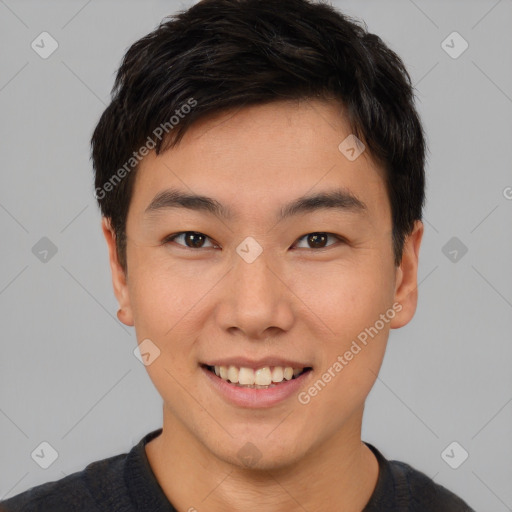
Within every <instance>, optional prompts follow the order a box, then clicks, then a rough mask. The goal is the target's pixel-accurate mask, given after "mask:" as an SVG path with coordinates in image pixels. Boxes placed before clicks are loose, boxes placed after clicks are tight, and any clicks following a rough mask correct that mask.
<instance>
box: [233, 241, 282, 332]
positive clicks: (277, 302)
mask: <svg viewBox="0 0 512 512" xmlns="http://www.w3.org/2000/svg"><path fill="white" fill-rule="evenodd" d="M244 249H245V252H244ZM256 249H257V248H256V247H255V246H251V242H250V241H249V243H248V245H244V244H240V246H239V248H238V249H237V254H235V256H234V261H233V269H232V272H231V273H230V274H231V279H232V287H231V291H232V297H231V301H230V303H231V304H232V316H230V317H229V323H230V327H238V328H239V329H240V330H242V331H244V332H245V334H246V335H248V336H249V335H250V336H254V337H258V336H260V335H261V334H262V333H263V331H265V330H266V329H267V328H269V327H280V328H281V329H287V328H288V325H287V324H288V322H289V321H290V318H291V314H290V313H291V312H290V310H289V307H287V306H286V293H285V291H284V285H283V283H282V282H281V280H280V279H278V278H277V277H276V275H275V272H276V271H275V270H271V268H272V267H277V266H278V265H276V264H274V265H272V263H273V261H274V259H275V258H274V257H273V254H272V251H270V250H259V249H258V250H257V253H256V252H255V251H256ZM274 263H275V262H274ZM269 267H270V268H269ZM287 313H288V314H287ZM225 320H226V319H225Z"/></svg>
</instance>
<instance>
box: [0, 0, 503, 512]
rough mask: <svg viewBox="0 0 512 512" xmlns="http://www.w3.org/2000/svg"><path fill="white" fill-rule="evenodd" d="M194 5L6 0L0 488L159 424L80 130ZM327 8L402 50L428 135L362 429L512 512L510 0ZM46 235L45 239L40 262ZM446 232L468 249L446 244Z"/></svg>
mask: <svg viewBox="0 0 512 512" xmlns="http://www.w3.org/2000/svg"><path fill="white" fill-rule="evenodd" d="M187 5H190V3H189V4H187V3H178V2H172V1H167V2H163V1H145V2H142V1H138V2H134V1H123V2H120V1H119V2H113V1H104V0H103V1H101V2H100V1H99V0H92V1H80V2H78V1H66V2H64V1H61V2H55V1H44V2H42V1H15V0H0V34H1V35H0V38H1V57H0V58H1V62H0V70H1V71H0V109H1V117H0V130H1V132H0V141H1V145H2V146H1V147H2V151H1V166H2V170H1V175H0V176H1V178H0V179H1V184H0V228H1V234H2V237H1V241H2V243H1V265H0V311H1V324H2V327H1V328H2V340H1V357H0V434H1V438H0V439H1V452H0V453H1V454H0V498H6V497H10V496H13V495H15V494H17V493H19V492H21V491H23V490H25V489H27V488H29V487H32V486H34V485H36V484H40V483H43V482H46V481H49V480H56V479H59V478H61V477H63V476H64V475H67V474H70V473H72V472H74V471H78V470H80V469H82V468H83V467H84V466H85V465H86V464H87V463H89V462H91V461H93V460H97V459H101V458H105V457H107V456H110V455H114V454H118V453H122V452H126V451H128V450H129V449H130V448H131V446H132V445H133V444H134V443H136V442H137V441H138V440H139V439H140V438H141V437H142V436H143V435H144V434H145V433H147V432H149V431H150V430H153V429H155V428H158V427H159V426H160V425H161V405H160V404H161V400H160V397H159V395H158V394H157V392H156V391H155V389H154V388H153V386H152V384H151V381H150V380H149V377H148V376H147V374H146V370H145V368H144V366H143V365H142V364H141V363H140V362H139V361H138V360H137V359H136V358H135V357H134V355H133V350H134V348H135V346H136V340H135V336H134V332H133V330H132V329H130V328H127V327H125V326H124V325H122V324H121V323H119V322H118V320H117V319H116V317H115V313H116V311H117V303H116V300H115V298H114V295H113V292H112V289H111V280H110V273H109V268H108V264H107V250H106V246H105V244H104V241H103V238H102V235H101V232H100V216H99V212H98V210H97V208H96V205H95V200H94V198H93V184H92V183H93V182H92V170H91V165H90V160H89V138H90V135H91V132H92V129H93V127H94V125H95V123H96V122H97V120H98V118H99V116H100V114H101V112H102V111H103V109H104V108H105V106H106V104H107V103H108V101H109V93H110V89H111V86H112V83H113V78H114V73H115V70H116V69H117V66H118V65H119V62H120V59H121V57H122V55H123V53H124V51H125V50H126V49H127V47H128V46H129V45H130V44H131V43H132V42H134V41H135V40H136V39H138V38H139V37H141V36H143V35H145V34H146V33H147V32H149V31H150V30H152V29H153V28H154V27H155V25H156V24H157V23H158V22H159V21H160V20H161V19H162V18H163V17H164V16H165V15H168V14H171V13H173V12H175V11H176V10H177V9H179V8H181V7H185V6H187ZM334 5H336V6H338V7H339V8H341V9H342V10H344V11H345V12H346V13H348V14H351V15H353V16H356V17H361V18H363V19H364V20H366V22H367V24H368V27H369V29H370V30H371V31H373V32H376V33H377V34H379V35H380V36H381V37H382V38H383V39H384V40H385V41H386V42H387V43H388V44H389V45H390V46H391V47H392V48H393V49H395V50H396V51H397V52H398V53H399V54H400V55H401V56H402V57H403V59H404V61H405V63H406V65H407V66H408V69H409V70H410V73H411V75H412V77H413V81H414V82H415V84H416V87H417V90H418V100H419V109H420V112H421V115H422V117H423V121H424V124H425V128H426V132H427V136H428V142H429V147H430V156H429V164H428V169H427V171H428V190H427V192H428V203H427V207H426V211H425V225H426V231H425V236H424V241H423V245H422V250H421V257H420V268H419V279H420V281H421V284H420V289H419V295H420V299H419V307H418V311H417V313H416V316H415V318H414V319H413V321H412V322H411V323H410V324H409V325H407V326H406V327H404V328H402V329H400V330H398V331H392V333H391V338H390V342H389V345H388V352H387V354H386V357H385V361H384V365H383V368H382V371H381V373H380V376H379V379H378V381H377V383H376V385H375V387H374V389H373V390H372V392H371V394H370V396H369V399H368V402H367V407H366V414H365V421H364V428H363V439H364V440H366V441H368V442H371V443H373V444H375V445H376V446H377V447H378V448H380V449H381V451H382V452H383V453H384V455H385V456H387V457H388V458H392V459H398V460H403V461H406V462H408V463H410V464H411V465H413V466H414V467H416V468H417V469H420V470H421V471H423V472H425V473H426V474H427V475H429V476H430V477H433V478H434V479H435V481H436V482H438V483H441V484H443V485H445V486H446V487H448V488H449V489H451V490H453V491H454V492H456V493H457V494H459V495H460V496H461V497H463V498H464V499H465V500H466V501H467V502H468V503H469V504H470V505H472V506H473V507H474V508H475V509H476V510H480V511H482V510H485V511H487V512H502V511H506V510H512V487H511V486H510V482H511V480H512V436H511V427H512V373H511V369H510V366H511V364H510V363H511V359H512V358H511V355H512V343H511V341H512V340H511V335H510V332H511V328H512V314H511V313H512V269H511V262H512V237H511V236H510V235H511V222H510V221H511V217H512V200H510V199H507V197H506V196H507V195H508V197H509V198H510V197H512V189H507V188H506V187H512V173H511V162H512V115H511V114H512V66H511V56H512V31H511V30H510V27H511V26H512V0H500V1H496V0H481V1H467V0H464V1H462V0H461V1H435V2H433V1H425V0H415V1H414V2H413V1H412V0H396V1H380V2H379V1H370V0H359V1H357V2H356V1H338V2H334ZM43 31H47V32H49V33H50V34H51V35H52V36H53V37H54V38H55V39H56V40H57V41H58V44H59V47H58V49H57V50H56V51H55V53H53V54H52V55H51V56H50V57H49V58H48V59H46V60H43V59H42V58H41V57H39V55H38V54H36V53H35V51H34V50H33V49H32V48H31V42H32V41H33V40H34V39H35V38H36V37H37V36H38V35H39V34H40V33H41V32H43ZM453 31H457V32H459V33H460V34H461V35H462V37H463V38H464V39H465V40H467V42H468V43H469V48H468V49H467V51H465V52H464V53H463V54H462V55H461V56H460V57H458V58H457V59H453V58H451V57H450V56H449V55H448V54H447V53H446V52H445V51H444V49H443V47H442V46H441V42H442V41H443V40H445V38H446V37H447V36H448V35H449V34H450V33H452V32H453ZM459 42H460V41H459ZM459 42H456V43H453V44H452V43H449V44H450V45H452V46H453V45H455V49H457V48H460V46H457V45H459ZM507 191H508V193H507ZM42 237H47V238H48V239H50V240H51V241H52V243H53V244H55V246H56V247H57V253H56V254H55V255H53V256H51V253H49V254H48V256H47V261H46V262H43V261H40V259H39V258H38V257H36V255H35V254H34V253H33V252H32V248H33V246H34V245H35V244H36V243H38V241H39V240H40V239H41V238H42ZM452 237H457V238H458V239H459V240H460V242H461V243H462V244H464V246H466V247H467V248H468V251H467V253H466V254H464V255H462V252H461V251H460V247H461V246H460V244H459V249H457V248H456V246H452V245H448V246H447V248H446V249H444V252H443V247H444V246H445V244H446V243H447V242H448V241H449V240H450V239H451V238H452ZM40 243H42V244H44V243H45V242H40ZM452 243H453V242H452ZM37 247H39V246H37ZM454 248H455V249H456V250H458V252H457V259H456V261H452V260H451V259H453V256H454V254H455V253H453V252H452V254H451V255H450V254H449V252H450V251H453V250H454ZM35 252H37V251H35ZM445 253H446V254H447V255H445ZM450 258H451V259H450ZM42 441H47V442H49V443H50V444H51V445H52V446H53V447H54V448H55V449H56V450H57V452H58V459H57V460H56V461H55V462H54V463H53V464H52V465H51V466H50V467H49V468H48V469H46V470H45V469H42V468H40V467H39V465H37V464H36V463H35V462H34V460H32V458H31V456H30V454H31V453H32V452H33V450H34V449H35V448H36V447H38V446H39V444H40V443H41V442H42ZM452 441H457V442H458V443H459V444H460V445H461V446H462V447H464V449H465V450H467V452H468V453H469V458H468V459H467V460H466V461H465V462H464V463H463V464H462V465H461V466H460V467H459V468H458V469H456V470H455V469H452V468H451V467H449V466H448V465H447V463H445V461H444V460H443V459H442V458H441V453H442V452H443V450H444V449H445V448H446V447H447V446H448V445H449V444H450V443H451V442H452ZM458 453H459V452H457V451H455V452H454V454H455V458H457V457H458V456H459V455H458Z"/></svg>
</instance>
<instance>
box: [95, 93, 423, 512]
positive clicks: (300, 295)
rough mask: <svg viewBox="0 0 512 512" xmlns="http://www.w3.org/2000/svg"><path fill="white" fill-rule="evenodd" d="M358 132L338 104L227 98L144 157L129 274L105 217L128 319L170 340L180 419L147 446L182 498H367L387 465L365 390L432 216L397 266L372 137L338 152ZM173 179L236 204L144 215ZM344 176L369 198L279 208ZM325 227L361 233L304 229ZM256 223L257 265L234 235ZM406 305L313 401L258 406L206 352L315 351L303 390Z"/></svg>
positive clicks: (161, 373)
mask: <svg viewBox="0 0 512 512" xmlns="http://www.w3.org/2000/svg"><path fill="white" fill-rule="evenodd" d="M340 114H341V115H340ZM350 133H351V130H350V127H349V125H348V124H347V122H346V120H345V119H344V117H343V115H342V110H340V107H339V105H338V104H337V103H335V102H327V101H320V100H312V101H301V102H276V103H272V104H266V105H258V106H252V107H245V108H243V109H238V110H236V111H230V112H224V113H222V114H220V115H219V114H217V115H215V116H213V117H209V118H207V119H204V120H202V121H200V122H197V123H196V124H194V125H193V127H192V128H191V129H190V130H189V131H188V132H187V133H186V135H185V137H184V138H183V140H182V141H181V143H180V144H179V145H178V146H177V147H175V148H172V149H170V150H168V151H166V152H164V153H163V154H160V155H159V156H156V155H155V153H154V152H151V153H150V154H149V155H148V156H147V157H145V158H144V160H143V161H142V162H141V164H140V167H139V169H138V171H137V175H136V181H135V186H134V191H133V197H132V200H131V204H130V208H129V212H128V217H127V226H126V232H127V273H126V274H125V272H123V270H122V268H121V267H120V266H119V263H118V259H117V254H116V249H115V237H114V234H113V232H112V230H111V229H110V226H109V222H108V220H107V219H103V226H102V227H103V232H104V235H105V238H106V241H107V244H108V247H109V254H110V265H111V270H112V276H113V286H114V291H115V294H116V297H117V299H118V301H119V304H120V307H121V308H122V310H121V313H120V315H119V317H120V320H121V321H122V322H123V323H125V324H126V325H129V326H135V331H136V335H137V340H138V342H139V343H140V342H141V341H142V340H144V339H146V338H149V339H151V340H152V342H153V343H154V344H155V345H156V346H158V348H159V349H160V351H161V353H160V356H159V357H158V358H156V359H155V360H154V362H153V363H151V364H150V365H148V366H147V367H146V369H147V371H148V373H149V376H150V378H151V379H152V381H153V383H154V385H155V387H156V389H157V390H158V392H159V393H160V395H161V396H162V399H163V432H162V434H161V435H160V436H159V437H157V438H156V439H155V440H153V441H151V442H150V443H148V445H147V446H146V453H147V455H148V459H149V462H150V465H151V467H152V469H153V472H154V474H155V476H156V478H157V480H158V482H159V483H160V486H161V487H162V489H163V491H164V493H165V494H166V496H167V497H168V498H169V500H170V501H171V502H172V503H173V505H174V506H175V507H176V508H177V509H178V510H180V511H187V510H194V509H196V510H198V511H201V510H208V511H212V512H216V511H223V512H225V511H228V512H229V511H238V510H252V511H266V512H269V511H270V512H278V511H286V512H288V511H290V510H307V511H310V512H313V511H320V510H322V511H323V512H326V511H334V510H336V511H340V510H343V511H346V512H360V511H361V510H362V509H363V508H364V506H365V504H366V503H367V502H368V500H369V499H370V497H371V495H372V493H373V491H374V488H375V485H376V482H377V478H378V464H377V461H376V459H375V457H374V455H373V454H372V452H371V451H370V450H369V449H368V447H366V446H365V445H364V444H363V443H362V441H361V423H362V417H363V409H364V402H365V399H366V397H367V395H368V393H369V392H370V390H371V388H372V386H373V384H374V382H375V380H376V377H377V374H378V371H379V369H380V366H381V363H382V360H383V357H384V352H385V348H386V343H387V339H388V336H389V330H390V329H391V328H399V327H401V326H403V325H405V324H407V323H408V322H409V321H410V320H411V318H412V317H413V315H414V312H415V309H416V304H417V268H418V256H419V248H420V244H421V238H422V235H423V225H422V223H421V222H420V221H417V222H416V224H415V227H414V230H413V232H412V233H411V234H410V236H409V237H408V238H407V241H406V244H405V247H404V253H403V259H402V263H401V265H400V267H395V265H394V262H393V250H392V239H391V209H390V203H389V199H388V196H387V192H386V189H385V184H384V174H383V171H382V169H380V168H379V167H378V166H377V165H376V164H375V163H374V162H373V160H372V159H371V157H370V155H369V153H368V151H366V152H364V153H363V154H362V155H361V156H360V157H359V158H357V159H356V160H355V161H353V162H351V161H349V160H348V159H347V158H346V157H345V156H344V155H343V154H342V153H341V152H340V151H339V149H338V145H339V144H340V142H341V141H342V140H344V139H345V137H347V136H348V135H349V134H350ZM169 187H178V188H180V189H181V190H184V191H185V192H193V193H196V194H202V195H206V196H210V197H213V198H215V199H216V200H218V201H219V202H220V203H222V204H223V205H225V206H226V207H229V208H230V209H231V210H233V212H234V213H236V218H234V219H232V220H229V221H227V220H222V221H221V220H220V219H218V218H216V217H215V216H214V215H212V214H209V213H205V212H196V211H192V210H187V209H167V210H166V211H161V212H159V213H158V214H154V215H150V216H148V215H144V210H145V209H146V207H147V206H148V205H149V203H150V202H151V200H152V199H153V198H154V196H155V195H156V194H157V193H158V192H160V191H161V190H164V189H166V188H169ZM338 187H344V188H345V189H348V190H350V192H351V193H352V194H353V195H355V196H357V197H358V198H359V199H360V200H362V201H363V202H364V203H365V204H366V206H367V210H366V212H365V213H362V214H361V213H354V212H349V211H337V210H333V209H323V210H318V211H314V212H309V213H307V214H300V215H297V216H294V217H290V218H288V219H286V220H282V221H280V222H277V223H276V220H275V219H276V213H277V212H278V210H279V209H280V208H281V206H282V205H283V204H285V203H288V202H289V201H291V200H293V199H296V198H298V197H300V196H302V195H304V194H307V193H311V192H318V191H320V190H322V191H324V190H330V189H333V188H338ZM183 231H197V232H200V233H203V234H205V235H207V237H209V238H207V239H206V241H205V242H204V247H203V248H187V245H186V242H185V240H184V239H183V237H182V238H181V239H178V240H175V241H174V242H169V243H167V244H166V243H163V240H164V239H165V237H167V236H168V235H171V234H174V233H178V232H183ZM318 232H322V233H333V234H335V235H338V236H340V237H343V238H344V239H345V240H346V241H345V242H344V243H343V242H341V241H338V240H337V239H336V238H332V237H330V238H329V239H328V240H327V241H326V243H325V245H326V247H325V248H323V249H322V248H316V247H315V245H314V244H311V243H309V244H308V242H307V237H305V238H303V237H304V235H307V234H310V233H318ZM247 236H251V237H253V238H254V239H256V240H257V241H258V243H259V244H260V245H261V247H262V248H263V252H262V254H261V255H260V256H259V257H258V258H257V259H256V260H255V261H254V262H253V263H251V264H248V263H246V262H245V261H244V260H243V259H242V258H241V257H240V256H239V255H238V254H237V252H236V251H235V249H236V247H237V246H238V245H239V244H240V243H241V242H242V240H244V239H245V238H246V237H247ZM180 244H181V245H180ZM394 303H399V304H400V305H401V310H400V311H399V312H396V314H395V316H394V318H393V319H392V320H390V321H389V322H387V323H385V327H384V328H383V329H382V330H380V331H379V333H378V335H376V336H375V337H374V338H373V339H371V338H370V341H369V342H368V344H367V346H365V347H364V348H362V350H361V351H360V352H359V353H358V354H357V355H356V356H355V357H354V358H353V359H352V360H351V361H350V362H349V363H348V364H347V365H346V366H345V367H344V368H343V370H342V371H341V372H339V373H337V374H336V377H334V378H332V380H331V381H330V382H329V383H328V384H327V385H326V386H325V387H324V389H322V390H321V391H320V392H319V393H318V394H317V395H316V396H315V397H314V398H312V399H311V401H310V402H309V403H308V404H306V405H304V404H301V403H300V402H299V400H298V399H297V396H296V395H293V396H291V397H290V398H288V399H286V400H285V401H283V402H281V403H279V404H277V405H274V406H271V407H268V408H262V409H258V410H255V409H249V408H244V407H238V406H234V405H232V404H230V403H228V402H227V401H225V400H224V399H223V398H222V397H221V396H220V395H219V394H218V393H217V392H216V391H215V390H214V389H213V388H212V385H211V384H210V382H209V381H208V379H207V378H206V377H205V376H204V374H203V372H202V370H201V369H200V367H199V363H200V362H205V361H207V360H209V359H210V360H211V359H213V358H219V357H223V356H244V355H245V356H247V357H251V358H260V357H265V356H269V355H277V356H282V357H288V358H292V359H297V360H299V361H304V362H305V361H307V362H309V366H312V367H313V371H312V372H311V374H310V375H309V377H308V380H307V383H305V384H304V388H303V389H301V391H304V390H307V388H308V387H309V386H310V385H311V384H312V383H314V382H315V381H317V379H318V378H319V377H320V376H321V375H322V374H323V373H324V372H325V371H326V370H327V369H328V368H329V367H332V365H333V363H334V362H335V361H336V360H337V357H338V355H342V354H344V353H345V352H346V351H347V350H348V349H349V347H350V345H351V343H352V341H353V340H355V339H356V338H357V335H358V334H359V333H360V332H361V331H363V330H364V329H365V328H367V327H369V326H373V325H374V324H375V322H376V320H378V319H379V315H381V314H383V313H385V312H386V311H387V310H388V309H390V308H392V305H393V304H394ZM246 442H251V443H252V444H253V445H255V446H256V447H257V450H258V451H259V453H260V454H261V457H260V458H259V460H258V461H257V462H256V463H255V464H254V466H252V467H246V466H244V464H243V462H242V460H241V459H240V458H239V457H238V456H237V453H238V451H239V450H240V449H241V448H242V447H243V446H244V445H245V444H246ZM192 507H193V508H192ZM301 507H303V508H301Z"/></svg>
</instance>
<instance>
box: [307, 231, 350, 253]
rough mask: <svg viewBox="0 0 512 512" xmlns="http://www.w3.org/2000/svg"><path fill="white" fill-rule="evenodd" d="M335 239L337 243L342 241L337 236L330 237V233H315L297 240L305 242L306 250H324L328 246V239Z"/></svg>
mask: <svg viewBox="0 0 512 512" xmlns="http://www.w3.org/2000/svg"><path fill="white" fill-rule="evenodd" d="M329 237H331V238H336V239H338V240H339V241H342V239H341V238H340V237H339V236H337V235H332V234H331V233H323V232H316V233H308V234H307V235H304V236H302V237H301V238H299V240H305V241H306V243H307V244H308V247H306V249H324V248H325V247H329V246H330V245H333V244H329V245H327V240H328V238H329Z"/></svg>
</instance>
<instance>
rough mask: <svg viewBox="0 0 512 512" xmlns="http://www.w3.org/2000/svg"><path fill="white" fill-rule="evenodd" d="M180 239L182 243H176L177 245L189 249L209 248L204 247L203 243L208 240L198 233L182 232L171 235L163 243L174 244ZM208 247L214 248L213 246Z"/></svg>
mask: <svg viewBox="0 0 512 512" xmlns="http://www.w3.org/2000/svg"><path fill="white" fill-rule="evenodd" d="M180 238H182V239H183V241H184V244H183V243H179V242H176V243H178V245H182V246H183V245H184V246H185V247H187V248H189V249H202V248H209V247H208V246H206V247H205V246H204V243H205V241H207V240H210V239H209V238H208V237H207V236H206V235H204V234H203V233H199V232H198V231H183V232H181V233H176V234H175V235H171V236H169V237H167V238H166V239H165V243H169V242H174V241H176V240H178V239H180ZM210 247H215V246H214V245H213V244H212V245H211V246H210Z"/></svg>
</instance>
